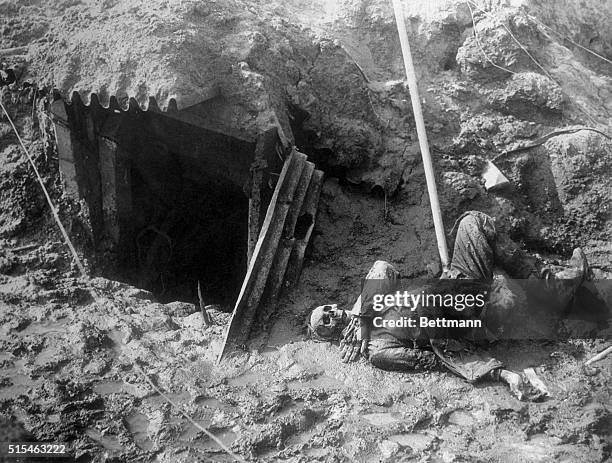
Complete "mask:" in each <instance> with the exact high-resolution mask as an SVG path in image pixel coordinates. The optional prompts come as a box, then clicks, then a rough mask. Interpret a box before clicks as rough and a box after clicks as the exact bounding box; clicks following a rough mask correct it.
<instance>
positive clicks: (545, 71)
mask: <svg viewBox="0 0 612 463" xmlns="http://www.w3.org/2000/svg"><path fill="white" fill-rule="evenodd" d="M466 2H467V5H468V7H469V6H470V3H472V4H473V5H474V7H475V8H477V9H478V11H480V12H482V13H484V14H485V15H486V16H489V17H493V18H495V16H494V15H492V14H491V13H489V12H487V11H485V10H483V9H482V8H480V7H479V6H478V5H477V4H476V3H474V2H473V1H472V0H466ZM471 11H472V8H471V7H470V12H471ZM472 18H473V16H472ZM500 24H501V26H502V27H503V28H504V29H506V31H507V32H508V34H509V35H510V37H512V39H513V40H514V41H515V42H516V43H517V44H518V46H519V47H521V50H523V51H524V52H525V54H526V55H527V56H529V58H530V59H531V61H533V62H534V63H535V65H536V66H537V67H539V68H540V69H541V70H542V72H543V73H544V74H546V76H547V77H548V78H549V79H550V80H552V81H553V82H557V81H556V80H555V79H553V77H552V76H551V75H550V73H549V72H548V71H547V70H546V69H544V68H543V67H542V65H541V64H540V63H538V61H537V60H536V59H535V58H534V57H533V56H532V55H531V53H529V50H527V48H525V47H524V46H523V44H522V43H521V42H519V40H518V39H517V38H516V37H515V36H514V34H513V33H512V31H511V30H510V28H509V27H508V26H506V25H505V24H504V22H503V21H502V22H500Z"/></svg>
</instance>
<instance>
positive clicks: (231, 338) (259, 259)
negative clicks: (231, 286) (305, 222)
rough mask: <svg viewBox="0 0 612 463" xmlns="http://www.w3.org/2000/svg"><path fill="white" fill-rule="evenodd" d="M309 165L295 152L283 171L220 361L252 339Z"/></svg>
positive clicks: (237, 302) (225, 339)
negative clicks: (295, 199)
mask: <svg viewBox="0 0 612 463" xmlns="http://www.w3.org/2000/svg"><path fill="white" fill-rule="evenodd" d="M305 163H306V156H305V155H304V154H301V153H298V152H296V151H293V152H292V153H291V154H290V155H289V157H288V158H287V159H286V160H285V164H284V165H283V170H282V171H281V174H280V177H279V180H278V182H277V184H276V188H275V190H274V194H273V196H272V200H271V201H270V204H269V206H268V211H267V213H266V218H265V220H264V222H263V225H262V227H261V232H260V234H259V239H258V240H257V244H256V246H255V249H254V250H253V256H252V258H251V261H250V262H249V267H248V270H247V273H246V276H245V278H244V281H243V283H242V288H241V289H240V294H239V296H238V299H237V301H236V305H235V307H234V311H233V313H232V318H231V320H230V324H229V326H228V328H227V331H226V332H225V338H224V341H223V348H222V350H221V353H220V355H219V358H218V362H220V361H221V360H222V359H223V357H224V356H225V355H226V354H227V353H228V352H230V351H231V350H232V349H234V348H235V347H236V346H240V345H243V344H244V343H245V342H246V341H247V339H248V336H249V333H250V330H251V325H252V323H253V320H254V318H255V313H256V310H257V307H258V305H259V301H260V299H261V296H262V293H263V290H264V287H265V284H266V281H267V280H268V275H269V272H270V268H271V266H272V260H273V258H274V255H275V253H276V249H277V247H278V243H279V241H280V238H281V235H282V232H283V229H284V226H285V218H286V217H287V212H288V211H289V205H290V204H291V202H292V201H293V195H294V193H295V189H296V187H297V185H298V182H299V180H300V176H301V174H302V170H303V169H304V165H305Z"/></svg>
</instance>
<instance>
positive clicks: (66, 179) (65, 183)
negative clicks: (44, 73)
mask: <svg viewBox="0 0 612 463" xmlns="http://www.w3.org/2000/svg"><path fill="white" fill-rule="evenodd" d="M62 104H63V102H62ZM53 127H54V130H55V143H56V146H57V154H58V158H59V170H60V178H61V182H62V187H63V189H64V192H65V193H66V195H67V196H68V197H70V198H71V199H73V200H74V201H78V200H79V199H81V195H82V193H81V191H80V189H79V176H78V172H77V160H76V159H75V158H74V150H73V146H72V138H71V136H70V129H69V128H68V127H67V126H66V125H64V124H63V123H62V122H60V121H59V120H54V122H53Z"/></svg>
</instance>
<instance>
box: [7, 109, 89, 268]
mask: <svg viewBox="0 0 612 463" xmlns="http://www.w3.org/2000/svg"><path fill="white" fill-rule="evenodd" d="M0 107H2V111H4V114H5V115H6V118H7V119H8V121H9V124H11V127H12V128H13V131H14V132H15V135H17V139H18V140H19V143H20V144H21V148H22V149H23V152H24V153H25V155H26V157H27V158H28V161H29V162H30V165H31V166H32V169H34V173H35V174H36V178H37V179H38V183H40V186H41V188H42V190H43V193H44V194H45V198H46V199H47V203H48V204H49V207H50V208H51V213H52V214H53V218H54V219H55V222H57V226H58V227H59V229H60V231H61V233H62V236H63V237H64V241H65V242H66V246H68V248H69V249H70V252H71V253H72V257H73V258H74V261H75V263H76V265H77V267H78V269H79V272H81V276H83V277H84V278H86V279H87V280H89V276H88V275H87V272H86V271H85V267H84V266H83V264H82V263H81V258H80V257H79V255H78V254H77V251H76V249H75V247H74V246H73V244H72V241H70V238H69V237H68V233H67V232H66V229H65V228H64V225H62V221H61V220H60V218H59V215H58V213H57V209H56V208H55V206H54V205H53V201H52V200H51V196H50V195H49V192H48V191H47V187H45V184H44V182H43V179H42V177H41V176H40V173H39V172H38V169H37V168H36V164H34V160H33V159H32V156H30V153H29V151H28V149H27V148H26V147H25V144H24V143H23V140H22V139H21V136H20V135H19V132H18V131H17V128H16V127H15V124H14V123H13V120H12V119H11V116H10V115H9V113H8V111H7V110H6V108H5V107H4V104H2V101H0Z"/></svg>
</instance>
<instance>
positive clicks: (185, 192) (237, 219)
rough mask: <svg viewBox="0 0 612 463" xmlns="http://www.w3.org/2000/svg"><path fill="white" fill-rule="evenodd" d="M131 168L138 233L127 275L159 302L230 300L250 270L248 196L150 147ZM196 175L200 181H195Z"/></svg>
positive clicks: (134, 240)
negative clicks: (248, 255)
mask: <svg viewBox="0 0 612 463" xmlns="http://www.w3.org/2000/svg"><path fill="white" fill-rule="evenodd" d="M148 151H149V152H148V157H147V162H146V163H143V162H140V163H139V162H134V163H133V164H132V168H131V185H132V205H133V211H134V225H135V228H134V236H133V246H134V248H133V249H132V252H131V254H132V259H130V262H127V264H128V267H130V268H128V269H126V270H127V272H128V278H129V279H130V280H131V282H132V283H134V284H136V285H137V286H138V287H140V288H144V289H147V290H149V291H151V292H153V293H154V294H155V295H156V297H157V299H158V300H159V301H160V302H169V301H175V300H182V301H186V302H197V301H198V294H197V284H198V281H200V284H201V289H202V296H203V299H204V301H205V303H206V304H221V305H229V304H231V303H232V302H233V301H234V300H235V298H236V295H237V294H238V291H239V289H240V284H241V283H242V279H243V277H244V273H245V271H246V264H247V263H246V255H247V234H248V228H247V217H248V199H247V197H246V195H245V194H244V192H243V191H242V190H241V189H239V188H238V187H236V186H235V185H234V184H232V183H230V182H229V181H227V180H226V179H223V178H221V177H217V176H212V175H207V174H206V173H205V172H202V171H198V172H197V175H195V176H193V175H190V174H192V173H193V171H192V170H191V169H189V171H187V172H186V171H185V169H186V167H185V166H183V165H182V164H181V159H180V157H179V156H178V155H175V154H174V153H171V152H165V150H164V149H163V148H160V147H156V146H155V145H151V146H150V147H149V150H148ZM193 177H196V178H193Z"/></svg>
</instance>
